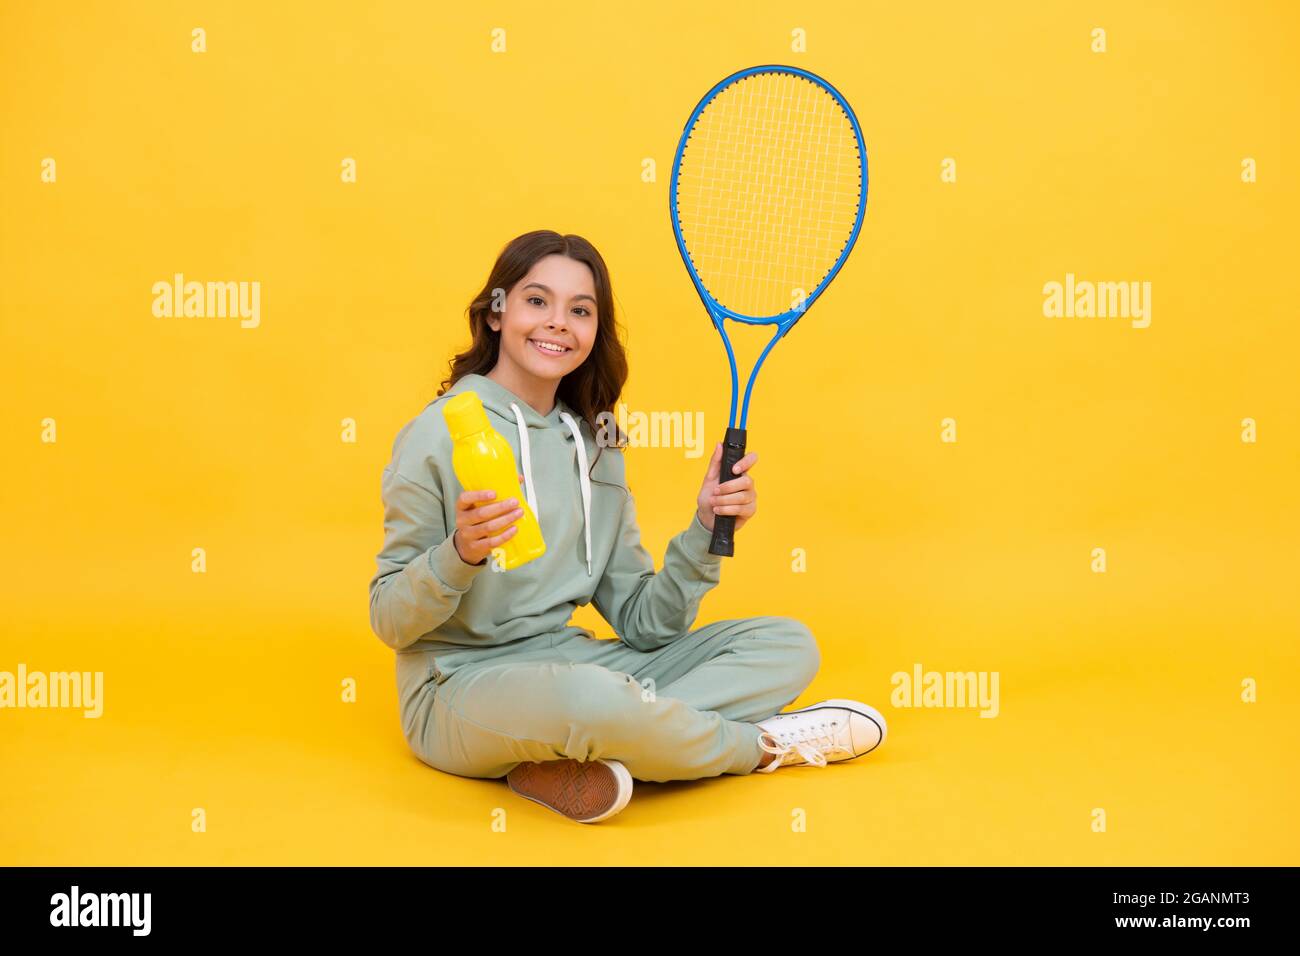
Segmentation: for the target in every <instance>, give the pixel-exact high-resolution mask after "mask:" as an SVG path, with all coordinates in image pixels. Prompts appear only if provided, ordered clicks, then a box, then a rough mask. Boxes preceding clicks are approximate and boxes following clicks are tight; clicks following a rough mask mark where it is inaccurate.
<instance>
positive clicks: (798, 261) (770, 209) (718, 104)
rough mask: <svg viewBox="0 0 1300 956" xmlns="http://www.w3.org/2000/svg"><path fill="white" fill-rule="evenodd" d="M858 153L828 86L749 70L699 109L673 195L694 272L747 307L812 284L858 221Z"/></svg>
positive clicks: (807, 291)
mask: <svg viewBox="0 0 1300 956" xmlns="http://www.w3.org/2000/svg"><path fill="white" fill-rule="evenodd" d="M861 190H862V161H861V155H860V153H859V150H858V141H857V136H856V134H855V132H854V128H853V124H852V123H851V121H850V120H849V118H848V116H847V115H845V113H844V111H843V109H842V108H841V107H840V104H839V102H838V101H837V100H836V99H835V98H834V97H833V96H832V95H831V94H830V92H829V91H827V90H826V89H825V88H824V87H822V86H821V85H819V84H817V83H813V82H811V81H809V80H807V79H805V78H804V77H802V76H798V75H795V74H790V73H760V74H751V75H749V76H747V77H745V78H743V79H742V80H740V81H738V82H736V83H733V84H731V85H730V86H728V87H726V88H725V89H723V90H722V91H720V92H719V93H718V94H717V95H716V96H715V97H714V98H713V99H712V100H711V101H710V102H709V103H708V105H706V106H705V108H704V109H703V110H701V112H700V114H699V116H698V117H697V118H696V121H695V123H694V125H693V126H692V128H691V131H690V133H689V135H688V139H687V143H686V147H685V149H684V150H683V153H682V158H681V163H680V165H679V168H678V176H677V191H676V195H675V197H674V202H675V203H676V207H677V215H678V221H679V223H680V226H681V231H682V238H683V240H684V243H685V245H686V248H687V251H688V253H689V255H690V257H691V261H692V264H693V265H694V266H695V270H696V273H697V274H698V276H699V278H700V281H701V282H702V283H703V284H704V286H705V288H706V289H707V290H708V292H709V293H710V295H712V296H713V297H714V298H715V299H716V300H717V301H718V302H719V303H721V304H722V305H724V306H726V307H727V308H729V309H732V310H733V311H735V312H738V313H740V314H742V315H747V316H751V317H755V318H760V317H769V316H776V315H779V314H782V313H785V312H787V311H789V310H790V309H792V308H795V307H796V306H797V304H798V300H799V297H800V296H801V295H802V296H805V297H806V296H808V295H811V294H812V292H813V290H814V289H815V288H816V286H817V285H818V284H819V283H820V282H821V280H822V279H823V278H824V277H825V276H826V275H827V273H829V272H830V270H831V268H833V267H834V265H835V263H836V262H837V261H838V260H839V257H840V254H841V253H842V252H843V250H844V246H845V244H846V243H847V242H848V240H849V238H850V236H851V235H852V232H853V227H854V225H855V223H856V221H857V217H858V210H859V205H860V200H861Z"/></svg>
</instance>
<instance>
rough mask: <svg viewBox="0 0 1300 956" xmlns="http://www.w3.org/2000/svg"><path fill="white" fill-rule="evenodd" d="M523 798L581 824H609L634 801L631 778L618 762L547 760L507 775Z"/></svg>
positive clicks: (516, 768) (524, 766) (566, 759)
mask: <svg viewBox="0 0 1300 956" xmlns="http://www.w3.org/2000/svg"><path fill="white" fill-rule="evenodd" d="M506 783H507V784H508V785H509V787H510V789H511V790H513V791H514V792H515V793H517V794H519V795H520V796H521V797H527V798H528V799H529V800H532V801H533V802H534V803H540V804H541V805H542V806H544V807H549V808H550V809H552V810H554V811H555V812H556V813H562V814H564V815H565V816H566V817H568V818H569V819H570V820H576V821H577V822H578V823H596V822H598V821H600V820H606V819H608V818H609V817H612V816H613V815H614V814H616V813H618V812H619V811H620V810H622V809H623V808H624V807H626V806H627V804H628V801H629V800H631V799H632V774H630V773H629V772H628V769H627V767H625V766H623V765H622V764H621V763H619V762H618V761H617V760H601V759H599V758H597V759H595V760H574V759H573V758H572V757H569V758H565V759H563V760H544V761H542V762H540V763H521V764H519V766H517V767H515V769H514V770H511V771H510V772H509V773H508V774H506Z"/></svg>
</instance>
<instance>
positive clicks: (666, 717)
mask: <svg viewBox="0 0 1300 956" xmlns="http://www.w3.org/2000/svg"><path fill="white" fill-rule="evenodd" d="M820 664H821V654H820V651H819V650H818V648H817V643H816V641H815V639H814V638H813V635H812V632H811V631H810V630H809V629H808V627H807V626H805V625H804V624H802V623H800V622H799V621H797V620H794V619H793V618H788V617H751V618H740V619H735V620H728V621H718V622H717V623H714V624H709V625H706V626H704V627H701V628H697V629H695V630H693V631H690V632H688V633H686V634H683V635H682V636H680V637H678V638H676V639H675V640H673V641H671V642H670V643H668V644H666V645H664V646H663V647H660V648H657V649H655V650H651V651H640V650H637V649H635V648H633V647H629V646H628V645H626V644H624V643H623V642H622V641H617V640H596V639H595V638H593V637H591V636H590V632H589V631H584V630H583V629H582V628H579V627H574V626H569V627H567V628H565V629H564V630H561V631H556V632H554V633H550V634H541V635H539V636H537V637H531V638H526V639H524V640H520V641H516V642H514V643H512V644H506V645H502V646H497V647H475V648H461V647H447V648H439V649H437V650H433V651H427V650H426V651H416V652H399V653H398V655H397V678H398V691H399V695H400V706H401V717H402V730H403V733H404V734H405V736H406V740H407V742H408V743H409V744H410V746H411V749H412V750H413V751H414V752H415V753H416V755H417V756H418V757H419V758H420V759H421V760H423V761H424V762H425V763H427V764H429V765H430V766H433V767H436V768H437V769H439V770H443V771H446V772H448V773H454V774H458V775H460V776H465V777H504V776H505V775H506V774H507V773H509V772H510V771H511V770H512V769H514V767H515V766H517V765H518V764H520V763H523V762H540V761H544V760H562V759H564V758H566V757H572V758H575V759H578V760H592V759H595V758H598V757H604V758H608V759H613V760H618V761H621V762H622V763H623V764H624V765H625V766H626V767H627V769H628V772H629V773H631V775H632V776H633V777H634V778H636V779H638V780H652V781H663V780H694V779H697V778H700V777H714V776H717V775H718V774H723V773H733V774H746V773H749V772H750V771H752V770H754V768H756V767H757V766H758V762H759V760H760V758H761V757H762V754H763V751H762V750H761V749H760V748H759V746H758V738H759V734H760V730H759V728H758V727H757V726H756V722H757V721H760V720H764V719H766V718H768V717H771V716H772V715H773V714H776V713H779V712H780V711H781V710H782V709H783V708H785V707H787V706H789V705H790V704H792V703H793V702H794V701H795V699H796V698H797V697H798V696H799V695H800V694H801V693H802V692H803V691H804V689H805V688H806V687H807V686H808V685H809V684H810V683H811V682H812V679H813V677H814V676H815V675H816V673H817V669H818V667H819V665H820Z"/></svg>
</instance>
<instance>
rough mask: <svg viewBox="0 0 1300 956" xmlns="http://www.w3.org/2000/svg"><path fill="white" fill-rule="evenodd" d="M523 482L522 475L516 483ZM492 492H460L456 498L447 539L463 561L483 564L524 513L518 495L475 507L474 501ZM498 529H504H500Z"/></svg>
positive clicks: (512, 532)
mask: <svg viewBox="0 0 1300 956" xmlns="http://www.w3.org/2000/svg"><path fill="white" fill-rule="evenodd" d="M523 481H524V476H523V475H520V476H519V483H520V484H521V485H522V484H523ZM496 494H497V493H496V492H495V491H492V490H491V489H488V490H486V491H462V492H461V494H460V497H459V498H457V499H456V530H455V531H453V532H452V533H451V539H452V544H453V545H454V546H455V548H456V553H457V554H459V555H460V559H461V560H462V561H464V562H465V563H466V564H483V563H484V562H485V561H486V560H487V556H488V555H489V554H491V553H492V550H493V549H494V548H499V547H501V545H503V544H505V543H506V542H507V541H509V540H510V539H511V538H513V537H514V536H515V535H516V534H517V533H518V531H519V526H518V525H517V524H515V522H516V521H518V520H519V519H520V518H522V517H523V516H524V509H523V508H522V507H521V506H520V505H519V499H518V498H507V499H506V500H505V501H496V502H493V503H492V504H490V505H482V506H480V507H475V503H476V502H479V501H491V500H492V499H493V498H495V497H496ZM507 525H509V527H506V526H507ZM502 528H505V530H504V531H501V529H502ZM498 532H500V533H499V534H498Z"/></svg>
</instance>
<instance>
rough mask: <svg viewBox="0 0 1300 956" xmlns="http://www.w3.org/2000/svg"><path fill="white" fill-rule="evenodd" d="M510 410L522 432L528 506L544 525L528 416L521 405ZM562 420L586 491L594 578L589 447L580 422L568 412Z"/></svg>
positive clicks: (586, 520) (585, 510) (584, 504)
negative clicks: (534, 471) (536, 482)
mask: <svg viewBox="0 0 1300 956" xmlns="http://www.w3.org/2000/svg"><path fill="white" fill-rule="evenodd" d="M510 408H511V410H512V411H514V413H515V426H516V427H517V428H518V429H519V455H520V457H521V458H523V460H524V493H525V494H526V495H527V497H528V507H530V508H532V509H533V514H534V515H535V516H536V517H537V520H538V521H539V522H540V521H541V520H542V511H541V507H540V505H539V502H538V501H537V489H536V488H535V487H534V485H533V462H532V457H531V455H530V449H529V446H528V423H527V422H525V421H524V413H523V412H522V411H520V410H519V406H518V404H516V403H515V402H511V403H510ZM560 418H562V419H563V420H564V424H566V425H568V426H569V431H571V432H573V442H574V445H575V446H576V450H577V452H578V484H579V487H580V488H581V489H582V532H583V541H584V544H585V545H586V554H587V576H588V577H590V576H591V480H590V479H589V478H588V477H587V445H586V443H585V442H584V441H583V440H582V430H581V429H580V428H579V427H578V423H577V422H576V421H575V420H574V418H573V416H572V415H570V414H569V413H568V412H563V411H562V412H560Z"/></svg>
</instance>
